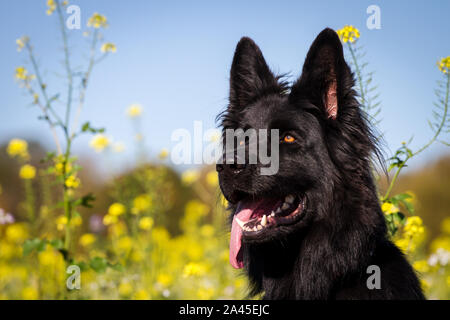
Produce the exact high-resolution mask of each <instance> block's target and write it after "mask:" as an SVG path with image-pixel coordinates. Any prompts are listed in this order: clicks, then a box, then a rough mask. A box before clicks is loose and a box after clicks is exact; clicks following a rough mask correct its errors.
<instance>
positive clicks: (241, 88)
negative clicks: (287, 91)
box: [229, 37, 282, 108]
mask: <svg viewBox="0 0 450 320" xmlns="http://www.w3.org/2000/svg"><path fill="white" fill-rule="evenodd" d="M281 92H282V89H281V87H280V85H279V84H278V81H277V78H276V77H275V76H274V74H273V73H272V72H271V71H270V69H269V67H268V66H267V64H266V61H265V60H264V57H263V55H262V53H261V50H260V49H259V47H258V46H257V45H256V43H255V42H254V41H253V40H252V39H250V38H247V37H243V38H242V39H241V40H240V41H239V43H238V44H237V46H236V51H235V53H234V58H233V63H232V65H231V72H230V101H229V102H230V105H229V107H230V108H244V107H246V106H247V105H248V104H250V103H252V102H254V101H255V100H256V99H257V98H259V97H261V96H263V95H266V94H269V93H281Z"/></svg>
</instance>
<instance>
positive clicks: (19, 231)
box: [6, 223, 28, 243]
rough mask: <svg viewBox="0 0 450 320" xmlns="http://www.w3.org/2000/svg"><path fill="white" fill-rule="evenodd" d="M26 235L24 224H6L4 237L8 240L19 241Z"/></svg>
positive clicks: (23, 239)
mask: <svg viewBox="0 0 450 320" xmlns="http://www.w3.org/2000/svg"><path fill="white" fill-rule="evenodd" d="M27 237H28V230H27V227H26V225H24V224H21V223H15V224H11V225H9V226H8V229H6V239H7V240H8V241H9V242H13V243H21V242H23V241H25V239H26V238H27Z"/></svg>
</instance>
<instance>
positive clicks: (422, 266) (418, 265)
mask: <svg viewBox="0 0 450 320" xmlns="http://www.w3.org/2000/svg"><path fill="white" fill-rule="evenodd" d="M413 268H414V269H416V270H417V271H418V272H420V273H426V272H428V271H430V266H429V265H428V262H427V261H426V260H417V261H414V263H413Z"/></svg>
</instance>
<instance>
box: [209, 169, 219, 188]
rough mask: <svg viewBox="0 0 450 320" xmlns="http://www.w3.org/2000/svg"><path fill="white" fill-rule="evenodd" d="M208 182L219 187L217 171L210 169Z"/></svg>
mask: <svg viewBox="0 0 450 320" xmlns="http://www.w3.org/2000/svg"><path fill="white" fill-rule="evenodd" d="M206 182H207V183H208V184H209V185H210V186H211V187H213V188H215V187H217V185H218V184H219V176H218V175H217V172H216V171H210V172H208V174H207V175H206Z"/></svg>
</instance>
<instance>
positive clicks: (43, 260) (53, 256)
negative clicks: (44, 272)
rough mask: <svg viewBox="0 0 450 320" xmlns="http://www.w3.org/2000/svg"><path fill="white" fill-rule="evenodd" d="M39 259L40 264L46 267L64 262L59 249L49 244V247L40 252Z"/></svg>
mask: <svg viewBox="0 0 450 320" xmlns="http://www.w3.org/2000/svg"><path fill="white" fill-rule="evenodd" d="M38 260H39V263H40V265H41V266H44V267H50V266H57V265H59V264H60V263H61V262H62V256H61V254H60V253H59V251H56V250H54V249H53V248H52V247H50V246H47V249H45V250H44V251H42V252H39V255H38Z"/></svg>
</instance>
